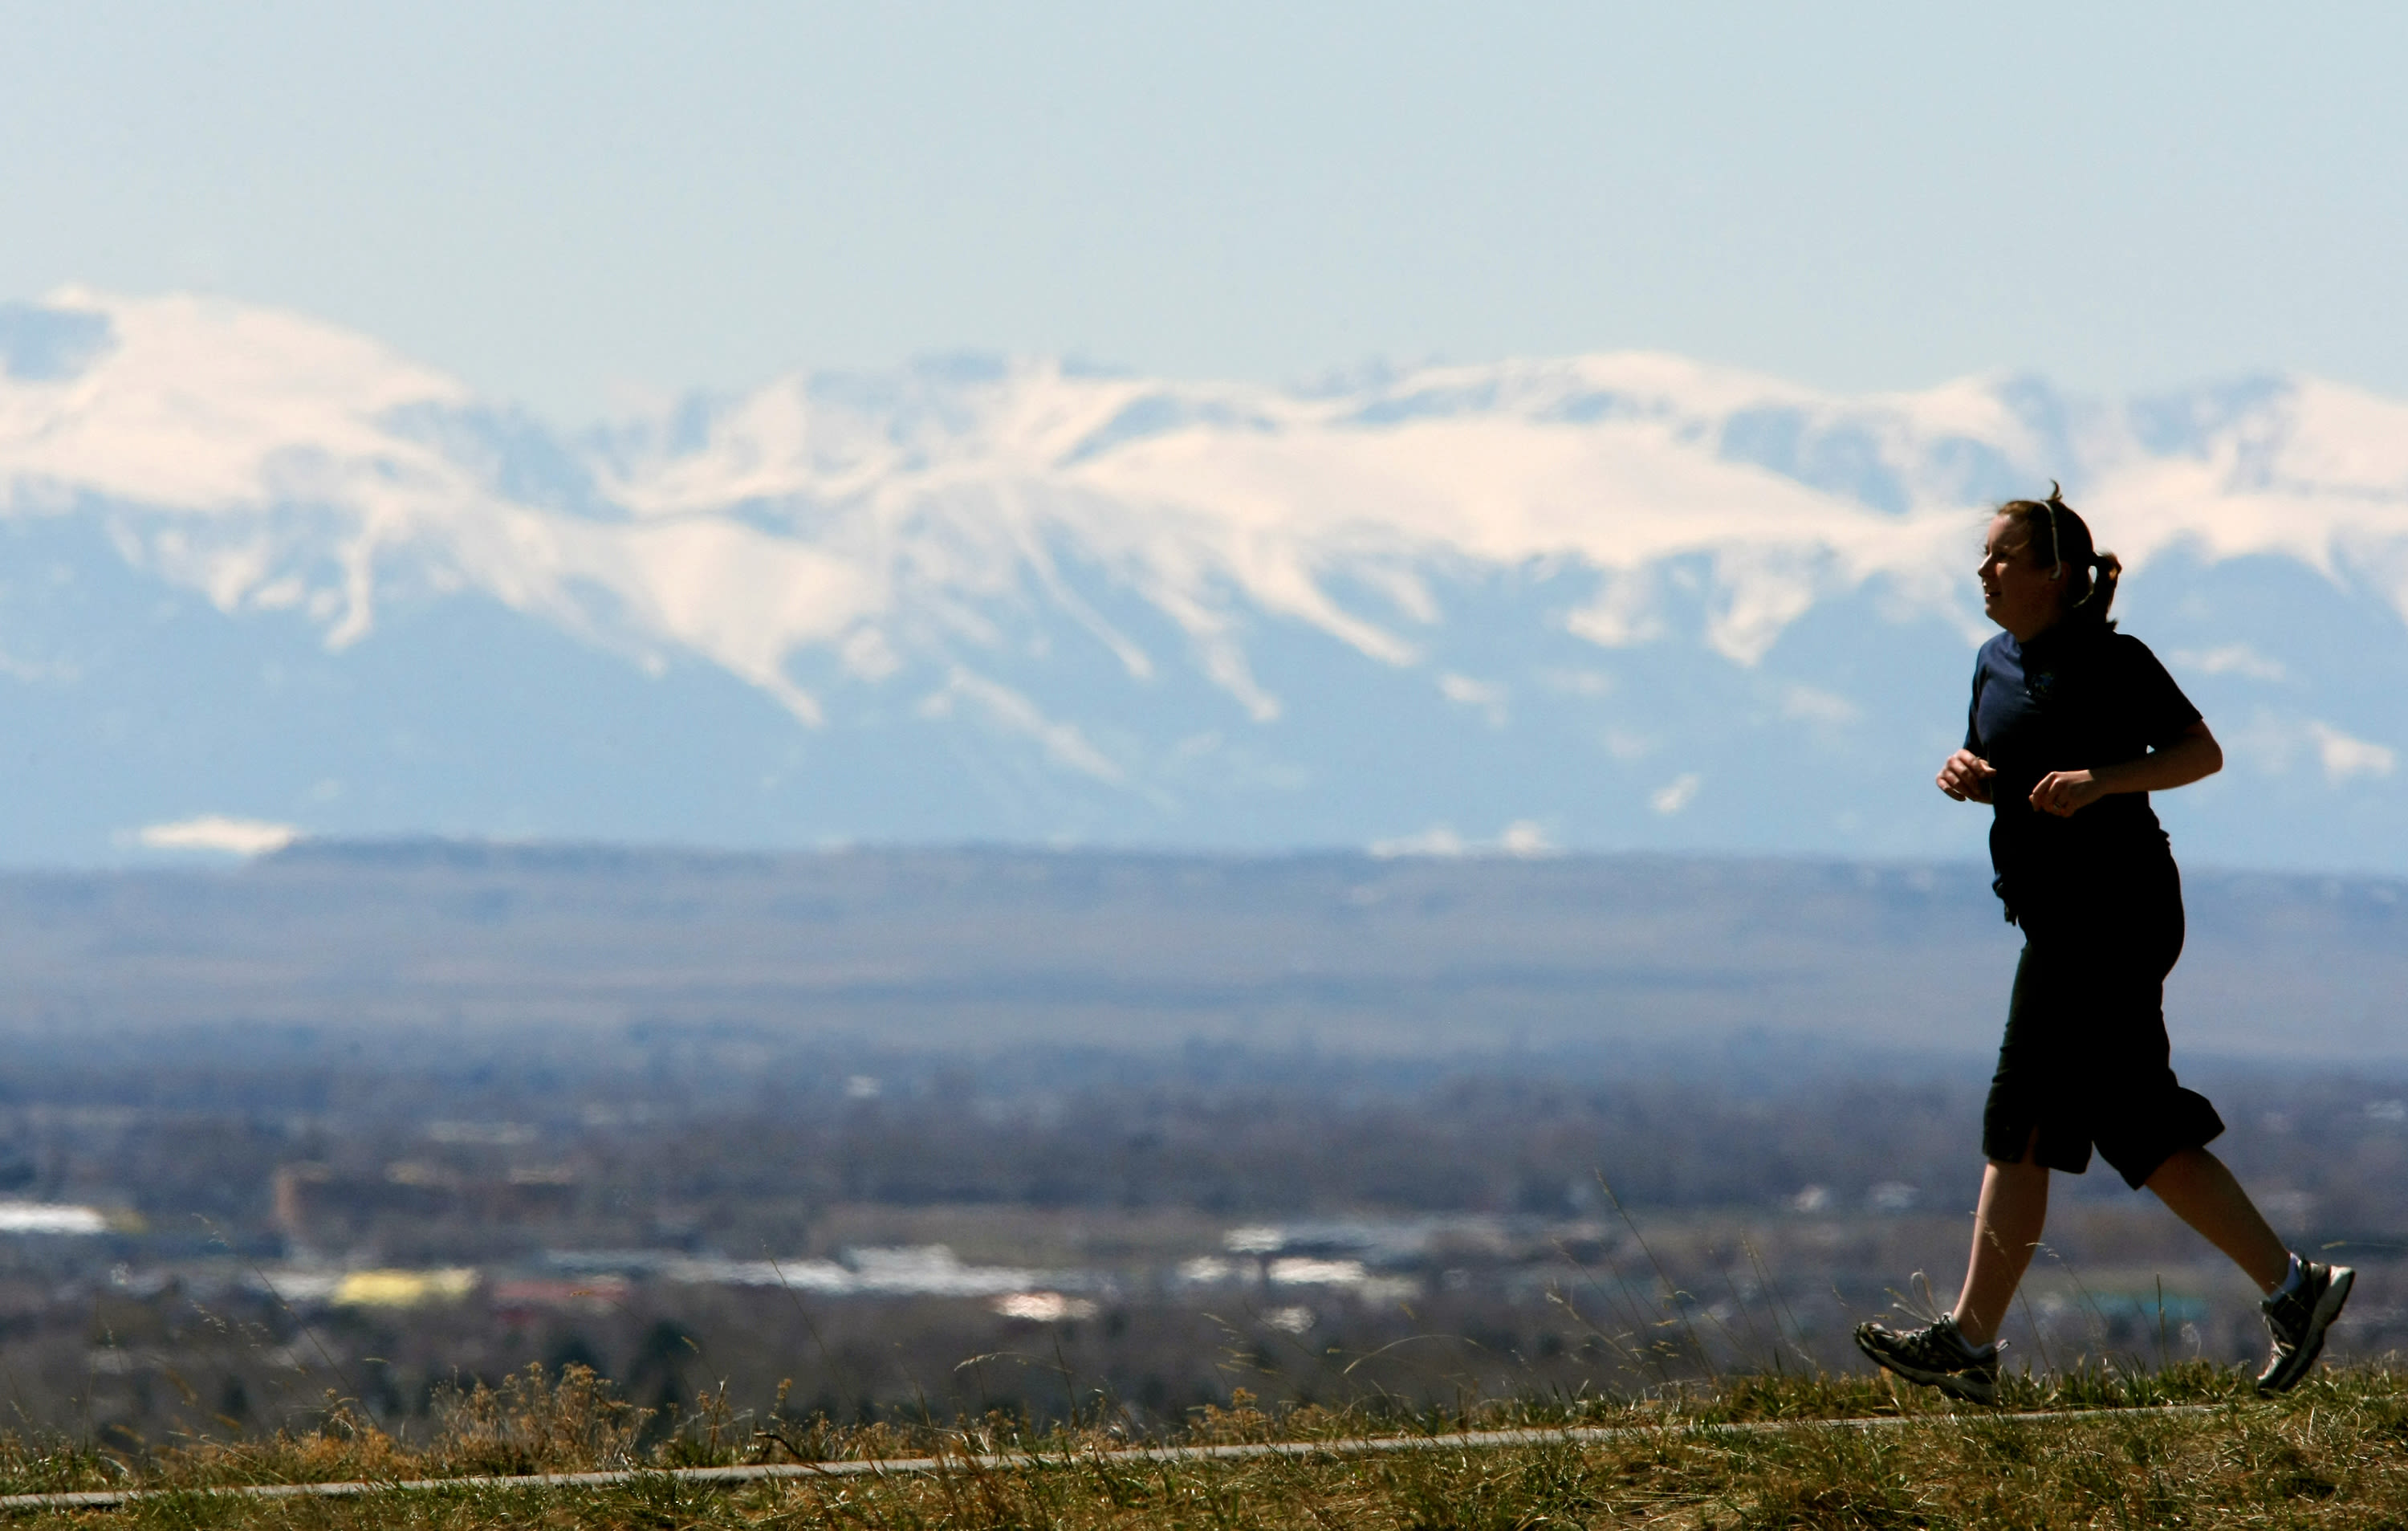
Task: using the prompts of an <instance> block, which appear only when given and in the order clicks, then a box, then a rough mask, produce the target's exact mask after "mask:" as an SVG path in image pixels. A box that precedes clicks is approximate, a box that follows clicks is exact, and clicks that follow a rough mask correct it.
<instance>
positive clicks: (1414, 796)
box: [0, 291, 2408, 871]
mask: <svg viewBox="0 0 2408 1531" xmlns="http://www.w3.org/2000/svg"><path fill="white" fill-rule="evenodd" d="M2052 478H2057V479H2062V480H2063V481H2064V483H2065V484H2066V489H2067V494H2068V496H2069V498H2071V499H2072V500H2073V502H2074V503H2075V504H2077V505H2079V506H2081V507H2082V508H2084V509H2085V511H2086V512H2088V513H2090V515H2091V518H2092V520H2093V523H2094V525H2096V526H2097V527H2099V529H2100V534H2101V539H2102V541H2103V542H2105V543H2106V544H2107V545H2108V546H2111V547H2113V548H2114V549H2115V550H2116V551H2117V552H2118V553H2119V554H2120V555H2122V556H2123V557H2124V558H2125V560H2126V562H2127V565H2128V569H2129V575H2128V579H2127V581H2126V583H2125V589H2124V594H2123V596H2122V597H2121V599H2120V600H2119V605H2118V611H2119V614H2121V615H2122V616H2123V617H2124V618H2125V627H2126V628H2127V630H2128V631H2132V632H2135V633H2137V634H2139V635H2140V636H2142V637H2143V638H2144V639H2146V640H2148V641H2149V642H2150V643H2152V645H2153V646H2154V647H2156V648H2157V650H2158V651H2159V653H2160V654H2161V655H2162V656H2163V657H2165V658H2166V659H2167V660H2168V662H2169V664H2170V665H2171V668H2172V669H2173V670H2174V672H2175V673H2176V675H2177V677H2178V678H2179V679H2180V680H2182V681H2183V682H2184V683H2185V685H2186V686H2187V687H2188V688H2189V689H2190V690H2191V692H2192V694H2193V696H2194V699H2195V700H2197V701H2199V702H2200V705H2201V706H2202V708H2203V709H2204V710H2205V711H2206V712H2207V714H2208V715H2209V718H2210V720H2211V722H2212V723H2214V725H2215V726H2216V727H2217V729H2218V731H2219V733H2221V734H2222V735H2223V737H2224V738H2225V739H2226V740H2227V743H2228V744H2229V746H2230V750H2229V753H2230V754H2231V757H2232V759H2233V766H2232V768H2231V769H2230V770H2229V771H2228V772H2227V773H2225V774H2224V775H2223V776H2222V777H2219V778H2217V779H2216V780H2214V781H2213V782H2211V783H2208V784H2204V785H2202V786H2201V787H2197V788H2193V789H2190V790H2188V791H2186V792H2185V793H2183V794H2181V795H2179V796H2177V797H2173V798H2170V799H2169V800H2167V801H2166V802H2165V803H2164V804H2163V807H2164V810H2165V813H2166V816H2167V818H2168V821H2169V824H2170V826H2171V828H2172V829H2173V830H2174V831H2175V833H2176V836H2177V840H2178V844H2180V845H2182V846H2183V847H2184V848H2185V849H2186V851H2187V852H2188V853H2189V854H2190V855H2192V856H2194V857H2204V858H2207V859H2214V860H2221V861H2227V862H2233V861H2240V862H2257V863H2272V864H2279V865H2286V866H2300V865H2307V866H2319V865H2332V866H2343V865H2345V866H2357V867H2372V868H2380V869H2387V870H2394V871H2403V870H2408V840H2403V839H2402V837H2401V832H2400V831H2401V830H2402V829H2403V828H2408V800H2403V796H2402V792H2401V783H2400V780H2399V778H2398V776H2397V774H2396V772H2395V765H2396V757H2395V754H2394V751H2395V749H2396V748H2398V747H2399V746H2401V744H2408V720H2403V716H2402V709H2401V702H2400V700H2399V699H2400V698H2401V694H2402V693H2401V685H2400V683H2401V679H2402V676H2403V672H2408V628H2403V614H2408V405H2403V404H2401V403H2399V402H2395V401H2392V400H2387V399H2383V398H2378V397H2372V396H2369V395H2366V394H2363V393H2360V392H2357V391H2354V390H2352V389H2349V388H2345V387H2342V386H2340V385H2337V384H2333V383H2324V382H2319V381H2316V380H2314V379H2308V378H2290V377H2272V378H2263V379H2256V380H2251V381H2248V382H2245V383H2239V384H2234V385H2229V386H2224V387H2217V388H2209V389H2202V390H2200V391H2199V392H2196V393H2191V394H2186V395H2182V396H2178V397H2166V398H2157V399H2144V400H2134V401H2128V402H2124V403H2106V402H2099V401H2092V400H2085V399H2082V398H2077V397H2069V396H2066V395H2064V394H2061V393H2059V392H2057V391H2056V390H2054V389H2052V388H2051V387H2049V386H2048V385H2046V384H2045V383H2040V382H2037V381H2033V380H2029V379H2012V378H1981V379H1972V380H1968V381H1965V382H1962V383H1954V384H1950V385H1947V386H1944V387H1941V388H1936V389H1932V390H1929V391H1927V392H1922V393H1912V394H1896V395H1884V396H1870V397H1832V396H1829V395H1826V394H1820V393H1817V392H1814V391H1813V390H1811V389H1806V388H1802V387H1798V386H1794V385H1792V384H1788V383H1782V382H1780V381H1777V380H1774V379H1769V378H1763V377H1757V376H1753V375H1749V374H1745V373H1741V372H1736V371H1731V370H1728V369H1721V368H1711V367H1706V366H1702V365H1699V364H1697V363H1693V362H1688V361H1684V360H1682V359H1679V358H1677V357H1670V356H1661V355H1627V354H1626V355H1604V356H1584V357H1573V358H1570V359H1564V360H1554V361H1525V362H1505V363H1498V364H1495V365H1485V366H1463V367H1452V366H1450V367H1426V368H1413V369H1410V370H1402V371H1397V372H1393V373H1385V374H1382V375H1377V376H1363V377H1355V378H1351V379H1345V380H1339V381H1333V382H1331V383H1328V384H1326V385H1325V386H1321V387H1317V388H1312V389H1303V390H1284V391H1283V390H1279V389H1273V388H1268V387H1259V386H1253V385H1245V384H1235V383H1186V382H1175V381H1166V380H1162V379H1154V378H1143V377H1135V376H1128V375H1123V374H1116V373H1108V372H1097V371H1090V370H1083V369H1080V368H1072V367H1068V366H1065V365H1063V364H1060V363H1056V362H1052V361H1044V360H995V359H988V358H956V359H947V360H941V361H934V362H927V363H922V364H919V365H915V366H912V367H910V368H903V369H900V370H896V371H894V372H891V373H881V374H846V375H816V376H796V377H792V378H787V379H782V380H780V381H778V382H775V383H770V384H768V385H767V386H766V387H763V388H761V389H759V390H758V391H756V392H754V393H752V394H750V395H747V396H744V397H734V398H719V399H712V398H695V399H693V400H690V401H688V402H686V403H685V404H682V405H681V406H679V407H677V408H675V409H672V410H668V411H666V412H661V413H660V414H659V415H657V416H656V417H652V418H646V419H638V420H630V421H622V422H619V423H617V424H614V425H612V426H609V427H606V428H599V429H595V430H592V431H588V432H586V433H583V434H568V433H565V432H562V431H560V430H557V429H555V428H553V427H552V426H548V425H546V424H544V423H542V422H539V421H537V420H534V419H532V418H529V417H527V416H525V415H524V414H523V413H519V412H513V411H511V410H509V409H507V408H503V407H498V406H495V405H493V404H491V403H488V402H485V401H480V399H478V398H477V397H474V396H473V395H472V394H471V393H470V391H469V390H468V389H466V387H464V386H463V385H462V384H460V383H458V382H456V381H454V380H452V379H451V378H448V377H446V376H444V375H443V374H441V373H440V372H437V371H435V370H432V369H430V368H425V367H422V366H419V365H416V364H414V363H412V362H409V361H408V360H406V359H404V358H401V357H398V356H395V355H394V354H391V353H390V352H389V351H387V350H385V349H384V348H382V347H380V346H379V345H378V344H376V343H375V342H373V341H371V340H368V339H364V338H361V337H358V336H355V335H351V334H348V333H345V332H343V331H340V330H337V329H334V328H331V327H329V326H326V325H320V324H316V323H312V322H310V321H308V320H306V319H302V318H298V317H295V316H293V315H290V314H285V313H281V312H277V311H267V310H262V309H257V308H249V307H243V306H238V305H235V304H231V303H225V302H217V301H210V300H205V299H196V298H191V297H183V296H170V297H157V298H123V297H117V296H108V295H104V294H97V293H92V292H84V291H66V292H62V293H59V294H55V295H53V296H50V298H49V299H47V300H45V301H44V302H43V303H40V304H37V305H36V304H15V305H8V306H6V307H0V527H5V532H6V536H5V540H0V552H5V559H0V707H5V709H6V717H7V724H8V728H9V732H8V735H7V744H8V757H7V758H9V759H10V760H11V763H12V765H13V769H12V770H11V772H10V773H9V775H10V778H11V786H12V787H13V790H10V791H9V792H7V794H6V796H5V799H0V802H5V804H6V806H5V809H0V834H5V840H0V859H7V860H12V861H25V860H51V859H67V860H79V861H80V860H91V859H102V858H107V857H110V856H113V855H117V854H121V853H122V852H123V851H124V850H125V848H126V847H128V846H129V845H141V844H143V843H145V841H146V836H147V843H149V844H151V845H179V844H184V845H195V844H197V845H265V844H271V843H273V842H274V841H275V840H276V839H277V838H278V837H279V836H280V835H281V834H282V833H284V832H285V830H282V829H279V826H290V827H293V828H295V829H297V830H301V831H303V832H325V833H341V834H370V833H395V832H417V831H427V830H434V831H441V832H464V833H496V834H533V835H544V836H571V837H591V838H609V839H671V840H686V841H702V842H711V843H721V844H757V845H809V844H815V843H822V842H825V841H829V840H840V839H874V840H959V839H1015V840H1030V839H1068V840H1081V841H1098V842H1120V843H1156V844H1182V845H1207V846H1227V847H1233V848H1234V847H1266V846H1277V845H1383V846H1389V847H1394V848H1398V849H1427V850H1446V849H1455V848H1471V847H1479V846H1497V847H1499V848H1503V849H1509V850H1537V849H1542V848H1545V847H1547V846H1551V845H1560V846H1599V847H1605V846H1617V847H1621V846H1644V845H1658V846H1667V847H1670V846H1684V847H1695V848H1727V849H1749V850H1799V851H1808V850H1811V851H1818V852H1839V853H1842V854H1865V855H1877V856H1923V855H1965V856H1971V855H1975V854H1978V849H1979V844H1980V830H1981V823H1980V819H1979V815H1978V812H1977V811H1973V810H1967V809H1964V808H1960V807H1957V806H1956V805H1953V804H1950V803H1948V802H1945V800H1943V799H1942V798H1941V797H1940V796H1939V795H1938V794H1937V793H1936V792H1935V791H1933V790H1932V788H1931V787H1930V775H1931V772H1932V770H1933V769H1934V768H1935V767H1936V766H1937V764H1938V761H1939V759H1940V758H1941V756H1942V755H1943V754H1944V753H1945V752H1946V750H1947V749H1948V748H1949V747H1951V745H1952V744H1953V742H1954V740H1955V739H1956V737H1957V735H1958V734H1959V733H1960V732H1961V730H1962V726H1963V725H1962V718H1963V708H1964V688H1965V682H1966V678H1967V676H1968V674H1969V673H1970V664H1971V649H1972V647H1973V645H1974V643H1976V642H1978V640H1979V639H1980V638H1981V636H1982V635H1983V632H1984V624H1983V622H1982V621H1981V618H1980V614H1979V609H1978V603H1977V601H1976V600H1975V599H1974V593H1973V589H1972V578H1971V568H1972V562H1973V553H1974V550H1975V548H1976V546H1977V543H1978V540H1979V535H1980V529H1981V526H1982V522H1983V519H1984V517H1983V513H1982V507H1983V506H1985V504H1986V503H1990V502H1995V501H1996V500H1998V499H2000V498H2005V497H2008V496H2011V495H2015V494H2025V493H2030V492H2033V491H2035V490H2038V489H2044V488H2045V487H2046V484H2047V482H2048V481H2049V480H2050V479H2052ZM246 836H248V837H249V838H248V839H246Z"/></svg>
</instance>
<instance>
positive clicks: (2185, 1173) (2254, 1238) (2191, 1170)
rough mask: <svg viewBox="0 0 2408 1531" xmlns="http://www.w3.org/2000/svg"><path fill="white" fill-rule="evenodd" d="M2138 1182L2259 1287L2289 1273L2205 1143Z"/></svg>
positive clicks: (2286, 1255)
mask: <svg viewBox="0 0 2408 1531" xmlns="http://www.w3.org/2000/svg"><path fill="white" fill-rule="evenodd" d="M2143 1184H2145V1185H2146V1186H2147V1187H2148V1188H2149V1189H2150V1190H2151V1191H2153V1192H2157V1200H2159V1201H2161V1202H2163V1203H2165V1204H2166V1205H2167V1206H2170V1207H2172V1208H2173V1212H2174V1216H2176V1217H2178V1218H2180V1219H2182V1220H2183V1221H2185V1222H2186V1223H2189V1224H2190V1225H2191V1226H2192V1227H2193V1228H2196V1229H2198V1230H2199V1232H2200V1235H2201V1236H2202V1237H2204V1238H2205V1239H2206V1240H2207V1241H2208V1242H2209V1243H2210V1244H2213V1245H2214V1246H2215V1247H2216V1248H2217V1249H2222V1250H2223V1251H2224V1252H2225V1253H2226V1254H2228V1255H2230V1256H2231V1257H2232V1263H2233V1264H2236V1265H2238V1266H2240V1267H2241V1268H2242V1269H2243V1271H2245V1272H2247V1273H2248V1276H2249V1278H2250V1279H2251V1280H2253V1281H2255V1282H2257V1290H2259V1291H2260V1292H2265V1293H2272V1291H2273V1290H2274V1289H2275V1288H2276V1287H2278V1286H2281V1285H2282V1284H2283V1278H2284V1277H2285V1276H2286V1275H2288V1274H2289V1273H2290V1269H2291V1251H2290V1249H2288V1248H2287V1247H2286V1246H2285V1244H2284V1243H2283V1240H2282V1238H2281V1236H2280V1235H2277V1234H2276V1233H2275V1232H2274V1230H2273V1229H2272V1228H2270V1227H2268V1226H2267V1225H2266V1220H2265V1219H2264V1218H2262V1217H2260V1216H2259V1215H2258V1213H2257V1204H2256V1203H2254V1202H2252V1201H2250V1199H2249V1193H2248V1192H2245V1191H2243V1190H2242V1189H2241V1182H2240V1181H2238V1180H2236V1179H2234V1178H2233V1177H2232V1172H2231V1171H2230V1170H2229V1169H2226V1168H2225V1167H2224V1161H2223V1160H2221V1159H2218V1158H2216V1157H2215V1155H2214V1154H2212V1153H2210V1152H2208V1151H2207V1150H2206V1149H2205V1148H2184V1149H2182V1150H2181V1151H2179V1152H2177V1153H2175V1154H2174V1155H2173V1156H2172V1157H2171V1158H2170V1159H2168V1160H2167V1161H2166V1162H2165V1163H2162V1164H2159V1165H2158V1166H2157V1170H2156V1172H2155V1173H2154V1174H2152V1175H2151V1176H2150V1177H2148V1179H2147V1180H2146V1181H2144V1182H2143ZM1988 1196H1989V1192H1988V1189H1987V1187H1986V1186H1985V1188H1984V1191H1983V1199H1984V1200H1985V1201H1987V1200H1988ZM1966 1337H1968V1338H1971V1335H1970V1334H1968V1336H1966Z"/></svg>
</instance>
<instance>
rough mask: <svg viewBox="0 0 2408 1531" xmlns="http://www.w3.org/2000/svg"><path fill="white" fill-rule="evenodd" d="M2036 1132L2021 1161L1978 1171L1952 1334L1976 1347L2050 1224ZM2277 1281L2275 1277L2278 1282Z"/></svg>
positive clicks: (2001, 1313) (1994, 1334) (1985, 1339)
mask: <svg viewBox="0 0 2408 1531" xmlns="http://www.w3.org/2000/svg"><path fill="white" fill-rule="evenodd" d="M2039 1142H2040V1133H2039V1130H2038V1129H2034V1130H2033V1132H2032V1135H2031V1139H2030V1141H2029V1142H2028V1143H2027V1144H2026V1145H2025V1147H2024V1156H2023V1158H2022V1159H2021V1160H2020V1161H2019V1162H2017V1163H2001V1162H2000V1161H1999V1160H1996V1159H1993V1160H1991V1161H1990V1162H1989V1163H1986V1164H1985V1165H1984V1166H1983V1167H1982V1200H1981V1203H1980V1204H1979V1205H1978V1206H1975V1208H1974V1209H1973V1253H1972V1256H1971V1259H1969V1260H1968V1261H1967V1262H1966V1264H1965V1287H1964V1290H1963V1291H1962V1292H1960V1293H1957V1309H1956V1314H1955V1317H1956V1320H1957V1333H1958V1334H1960V1335H1962V1336H1965V1342H1966V1343H1967V1344H1969V1345H1971V1346H1974V1347H1976V1348H1979V1347H1981V1346H1984V1345H1987V1344H1988V1343H1990V1341H1992V1340H1994V1339H1996V1338H1998V1337H1999V1325H2000V1324H2001V1323H2004V1322H2006V1318H2007V1304H2009V1303H2010V1302H2013V1301H2014V1295H2015V1288H2016V1286H2017V1285H2019V1284H2020V1283H2021V1282H2022V1280H2023V1278H2024V1270H2025V1267H2027V1266H2028V1265H2029V1264H2031V1257H2032V1250H2033V1249H2036V1248H2037V1247H2038V1246H2039V1244H2040V1235H2041V1229H2042V1227H2043V1226H2044V1225H2045V1224H2046V1223H2047V1221H2048V1166H2046V1165H2044V1164H2042V1163H2037V1162H2036V1160H2035V1158H2034V1154H2033V1150H2034V1149H2035V1148H2038V1147H2039ZM2278 1279H2279V1278H2278Z"/></svg>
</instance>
